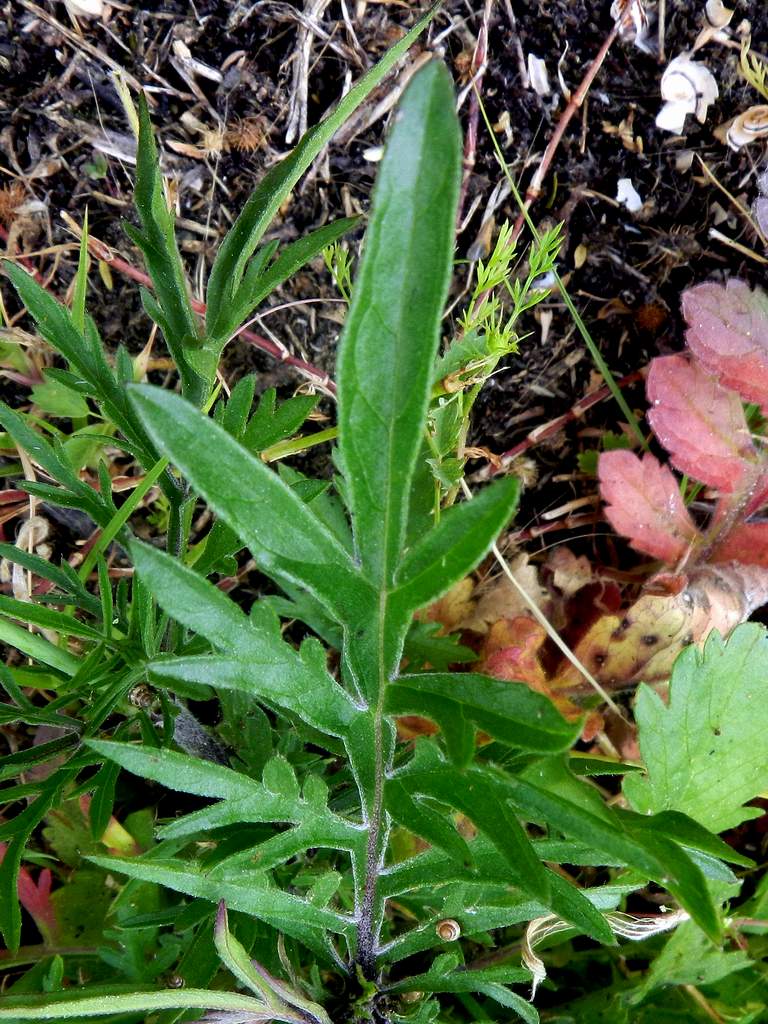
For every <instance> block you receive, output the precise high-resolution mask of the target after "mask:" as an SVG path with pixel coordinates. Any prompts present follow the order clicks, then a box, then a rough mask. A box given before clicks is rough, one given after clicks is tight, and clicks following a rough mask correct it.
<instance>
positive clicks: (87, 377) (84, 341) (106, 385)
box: [4, 262, 157, 481]
mask: <svg viewBox="0 0 768 1024" xmlns="http://www.w3.org/2000/svg"><path fill="white" fill-rule="evenodd" d="M4 266H5V270H6V272H7V274H8V277H9V278H10V279H11V282H12V283H13V286H14V288H15V289H16V291H17V292H18V294H19V298H20V299H21V301H22V302H23V303H24V305H25V306H26V307H27V309H28V310H29V313H30V315H31V316H32V318H33V319H34V321H35V323H36V325H37V328H38V330H39V331H40V334H41V335H42V336H43V337H44V338H45V340H46V341H47V342H48V343H49V344H50V345H51V346H52V347H53V348H54V349H55V350H56V351H57V352H59V353H60V354H61V355H62V356H64V358H65V359H66V360H67V362H68V363H69V365H70V367H71V369H72V370H73V371H75V373H74V374H68V375H67V378H66V383H67V384H68V386H70V387H71V386H73V385H74V386H75V387H78V386H79V387H80V388H84V389H85V393H86V394H88V395H91V396H93V397H94V398H96V399H97V401H98V402H99V403H100V404H101V405H102V406H103V409H104V412H105V413H106V415H107V416H108V417H109V419H110V420H112V422H113V423H115V424H116V425H117V426H118V427H119V428H120V430H121V431H123V433H124V434H126V436H127V438H128V443H129V444H130V445H131V447H132V448H133V449H135V451H136V452H137V453H138V455H139V458H140V459H141V460H142V462H143V463H144V465H145V466H151V465H152V464H153V463H154V462H156V461H157V456H156V455H155V453H154V451H153V449H152V445H151V443H150V441H149V438H148V437H147V436H146V434H145V433H144V431H143V430H142V428H141V424H140V423H139V421H138V419H137V417H136V414H135V412H134V411H133V409H132V408H131V406H130V405H129V403H128V400H127V396H126V394H125V389H124V387H123V386H122V385H121V384H120V383H119V382H118V381H117V379H116V377H115V374H114V372H113V370H112V368H111V367H110V365H109V363H108V362H107V359H106V356H105V355H104V346H103V344H102V342H101V339H100V337H99V334H98V331H97V330H96V327H95V325H94V323H93V321H92V320H91V319H90V318H89V317H88V316H85V315H84V316H83V319H82V322H81V325H80V326H77V325H76V323H75V320H74V319H73V314H71V313H70V312H69V310H68V309H67V308H66V307H65V306H63V305H62V304H61V303H60V302H57V301H56V299H54V298H53V296H52V295H51V294H50V292H48V291H46V289H45V288H43V287H42V285H40V284H38V282H37V281H35V279H34V278H33V277H32V276H31V275H30V274H28V273H27V272H26V271H25V270H24V269H23V268H22V267H20V266H18V265H16V264H13V263H10V262H6V263H5V264H4ZM63 372H64V371H61V370H60V371H59V374H63ZM52 376H54V377H55V376H56V374H55V373H54V374H53V375H52ZM52 475H54V476H55V479H57V480H60V481H61V478H60V477H59V476H57V475H55V474H52Z"/></svg>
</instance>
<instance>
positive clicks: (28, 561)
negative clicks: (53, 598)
mask: <svg viewBox="0 0 768 1024" xmlns="http://www.w3.org/2000/svg"><path fill="white" fill-rule="evenodd" d="M0 558H7V559H8V561H9V562H14V563H15V564H17V565H22V566H24V568H25V569H27V570H28V571H29V572H31V573H33V574H34V575H35V576H40V577H41V578H42V579H44V580H49V581H50V582H51V583H53V584H55V585H56V586H57V587H58V588H59V589H60V590H63V591H64V593H65V594H68V595H70V596H73V597H75V598H76V599H77V604H78V605H79V606H80V607H81V608H84V609H85V610H86V611H88V612H90V613H91V615H95V616H98V615H99V614H100V612H101V602H100V601H99V600H98V598H96V597H94V596H93V594H91V593H89V592H88V591H87V590H86V589H85V587H84V586H83V583H82V581H81V580H80V578H79V577H78V575H77V573H76V572H74V571H73V570H72V569H71V567H70V566H69V564H68V563H67V562H62V564H61V567H59V566H56V565H53V564H51V562H49V561H48V560H47V559H45V558H40V556H39V555H33V554H32V553H31V552H29V551H24V550H23V548H20V547H18V546H17V545H16V544H3V543H0ZM56 603H58V604H66V603H67V602H66V601H65V600H60V601H58V602H56Z"/></svg>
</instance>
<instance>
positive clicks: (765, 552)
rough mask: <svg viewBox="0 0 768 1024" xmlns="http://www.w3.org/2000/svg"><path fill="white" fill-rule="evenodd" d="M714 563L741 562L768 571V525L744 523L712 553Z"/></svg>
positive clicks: (732, 531) (731, 532)
mask: <svg viewBox="0 0 768 1024" xmlns="http://www.w3.org/2000/svg"><path fill="white" fill-rule="evenodd" d="M711 561H713V562H720V563H723V562H739V563H740V564H741V565H758V566H762V567H763V568H765V569H768V523H742V524H741V525H740V526H737V527H735V529H733V530H731V531H730V533H728V535H727V536H726V537H724V538H723V540H722V541H721V542H720V544H718V545H717V547H716V548H715V550H714V551H713V552H712V556H711Z"/></svg>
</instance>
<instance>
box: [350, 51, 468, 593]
mask: <svg viewBox="0 0 768 1024" xmlns="http://www.w3.org/2000/svg"><path fill="white" fill-rule="evenodd" d="M460 164H461V157H460V143H459V127H458V121H457V119H456V115H455V112H454V97H453V87H452V83H451V79H450V76H449V74H448V72H447V70H446V68H445V67H444V66H443V65H442V64H440V63H438V62H435V63H433V64H429V65H427V67H425V68H424V69H422V71H421V72H420V73H419V74H418V75H417V76H416V77H415V78H414V79H413V81H412V82H411V83H410V85H409V87H408V89H407V91H406V93H405V94H404V96H403V100H402V102H401V104H400V107H399V110H398V114H397V119H396V121H395V124H394V127H393V129H392V132H391V134H390V136H389V139H388V142H387V147H386V151H385V155H384V159H383V160H382V162H381V165H380V170H379V175H378V178H377V181H376V188H375V191H374V198H373V212H372V216H371V222H370V225H369V228H368V232H367V236H366V240H365V245H364V250H363V256H362V260H361V263H360V269H359V271H358V274H357V278H356V280H355V286H354V289H353V294H352V303H351V306H350V309H349V313H348V314H347V320H346V324H345V327H344V335H343V338H342V341H341V350H340V356H339V364H338V370H337V380H338V384H339V449H340V452H341V456H342V464H343V468H344V473H345V476H346V481H347V491H348V496H349V501H350V506H351V510H352V516H353V526H354V531H355V540H356V544H357V548H358V551H359V555H360V559H361V562H362V565H363V568H364V571H365V572H366V573H367V575H368V577H369V578H370V579H371V581H372V582H374V583H376V584H377V585H385V586H389V585H391V583H392V581H393V578H394V573H395V570H396V568H397V566H398V563H399V559H400V555H401V551H402V547H403V542H404V537H405V526H406V518H407V514H408V502H409V497H410V487H411V480H412V477H413V472H414V468H415V464H416V458H417V456H418V453H419V447H420V443H421V437H422V432H423V428H424V422H425V418H426V412H427V405H428V401H429V393H430V388H431V383H432V370H433V365H434V360H435V356H436V354H437V347H438V342H439V333H440V319H441V317H442V313H443V306H444V303H445V299H446V296H447V292H448V283H449V280H450V275H451V269H452V257H453V238H454V226H455V210H456V202H457V196H458V187H459V177H460Z"/></svg>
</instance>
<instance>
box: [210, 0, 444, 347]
mask: <svg viewBox="0 0 768 1024" xmlns="http://www.w3.org/2000/svg"><path fill="white" fill-rule="evenodd" d="M438 7H439V3H436V4H433V6H432V7H431V8H430V9H429V10H428V11H427V13H426V14H425V15H424V16H423V17H422V18H420V19H419V20H418V21H417V22H416V24H415V25H414V26H413V28H412V29H411V30H410V31H409V32H407V33H406V34H405V35H404V36H403V38H402V39H401V40H399V41H398V42H397V43H395V45H394V46H392V47H390V49H389V50H387V52H386V53H385V54H384V56H383V57H382V59H381V60H380V61H379V62H378V63H377V64H376V65H374V67H372V68H371V70H370V71H368V72H367V73H366V74H365V75H363V77H362V78H361V79H360V81H359V82H357V83H356V84H355V85H354V86H353V87H352V88H351V89H350V90H349V92H348V93H347V94H346V96H344V98H343V99H342V100H341V101H340V102H339V104H338V105H337V107H336V108H335V110H334V111H333V112H332V113H331V114H329V116H328V117H326V118H325V119H324V120H323V121H321V122H320V124H318V125H316V126H315V127H314V128H311V129H310V130H309V131H308V132H306V134H305V135H303V136H302V138H301V140H300V141H299V143H298V145H297V146H296V147H295V148H294V149H293V150H292V151H291V152H290V153H289V154H288V156H287V157H286V158H285V160H282V161H281V162H280V163H279V164H276V165H275V166H274V167H273V168H272V169H271V170H270V171H269V172H268V173H267V174H266V175H265V176H264V177H263V178H262V180H261V181H260V183H259V185H258V187H257V188H256V190H255V192H254V193H253V195H252V196H251V198H250V199H249V200H248V202H247V203H246V205H245V207H244V208H243V211H242V213H241V214H240V216H239V217H238V218H237V220H236V221H235V223H234V224H233V225H232V227H231V229H230V230H229V232H228V233H227V236H226V238H225V239H224V241H223V242H222V243H221V246H220V247H219V251H218V253H217V255H216V260H215V261H214V264H213V267H212V269H211V275H210V278H209V279H208V289H207V291H206V303H207V306H208V309H207V313H206V333H207V335H208V337H209V338H210V339H212V340H214V341H226V339H227V338H228V337H229V335H230V334H231V332H232V326H233V325H232V322H231V320H230V319H229V307H230V306H231V303H232V301H233V299H234V297H235V295H236V293H237V292H238V290H239V288H240V284H241V282H242V281H243V276H244V274H246V273H247V267H248V261H249V260H250V259H251V256H252V255H253V253H254V252H255V250H256V246H257V245H258V244H259V242H260V240H261V238H262V236H263V235H264V232H265V231H266V230H267V228H268V227H269V224H270V222H271V221H272V218H273V217H274V216H275V214H276V213H277V211H278V210H279V209H280V207H281V205H282V204H283V202H284V201H285V199H286V197H287V196H288V195H289V194H290V192H291V189H292V188H293V186H294V185H295V184H296V182H297V181H298V180H299V178H300V177H301V176H302V174H303V173H304V172H305V171H306V170H307V168H308V167H309V165H310V164H311V163H312V161H313V160H314V159H315V157H316V156H317V155H318V153H319V152H320V151H321V149H322V148H323V146H325V145H326V143H328V142H329V141H330V140H331V138H333V136H334V135H335V133H336V132H337V131H338V129H339V128H340V127H341V126H342V124H344V122H345V121H346V120H347V118H348V117H349V116H350V115H351V114H352V112H353V111H354V110H355V109H356V108H357V107H358V106H359V105H360V104H361V103H362V102H363V100H364V99H365V98H366V96H368V95H369V94H370V93H371V91H372V90H373V89H375V88H376V86H377V85H378V84H379V82H381V81H382V79H383V78H384V76H385V75H387V74H388V72H389V71H390V70H391V69H392V68H393V67H394V65H395V64H396V63H397V61H399V60H400V59H401V57H403V56H404V55H405V53H406V52H407V50H408V48H409V47H410V46H411V44H412V43H413V42H415V40H416V39H417V38H418V37H419V35H421V33H422V32H423V31H424V29H425V28H426V27H427V25H428V24H429V23H430V21H431V20H432V18H433V17H434V15H435V14H436V12H437V9H438ZM234 326H237V325H236V324H235V325H234Z"/></svg>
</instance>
